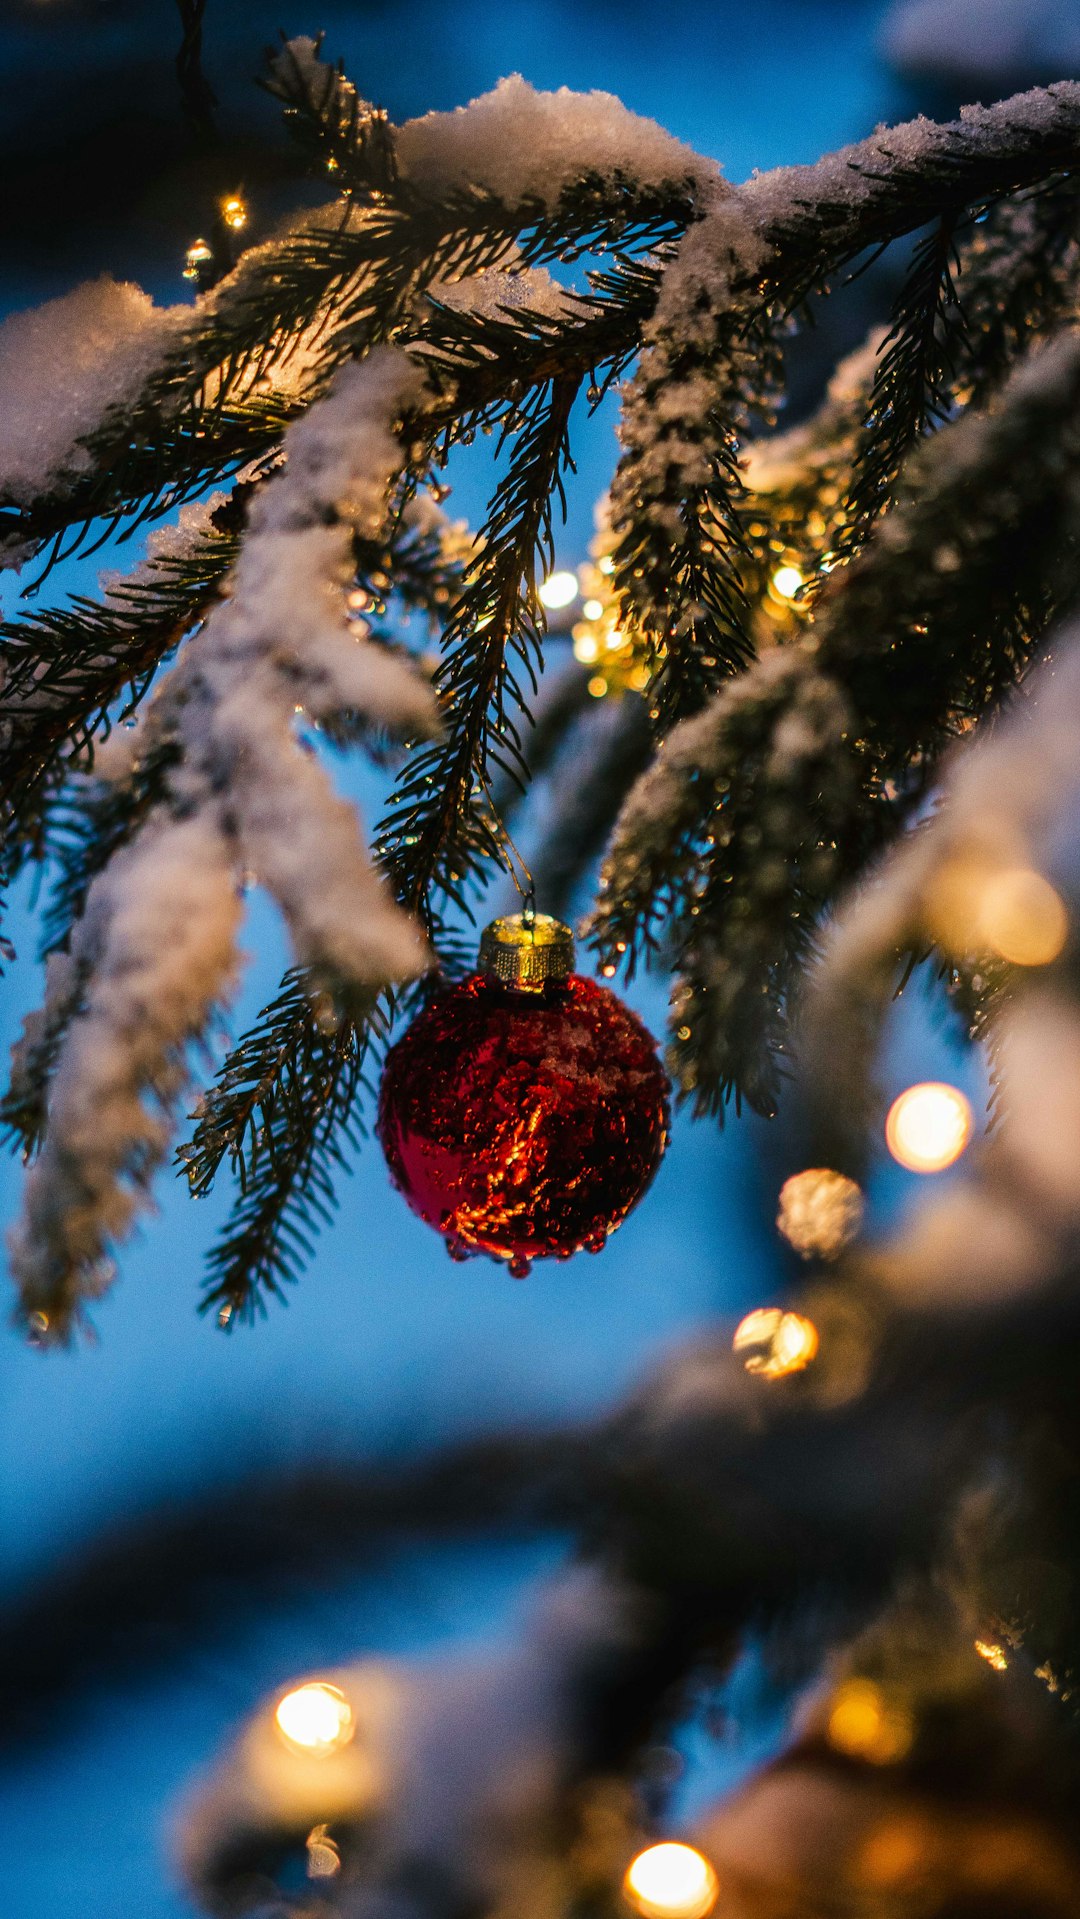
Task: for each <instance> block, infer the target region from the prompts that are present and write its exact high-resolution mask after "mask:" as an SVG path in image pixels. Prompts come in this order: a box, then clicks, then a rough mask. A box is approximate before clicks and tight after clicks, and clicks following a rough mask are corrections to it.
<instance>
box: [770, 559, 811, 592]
mask: <svg viewBox="0 0 1080 1919" xmlns="http://www.w3.org/2000/svg"><path fill="white" fill-rule="evenodd" d="M771 584H772V590H773V592H774V593H775V594H776V595H777V597H778V598H779V599H781V600H794V599H795V598H796V596H797V595H798V592H799V590H800V588H801V587H802V586H803V585H804V584H805V582H804V579H803V574H802V570H801V568H799V567H797V566H792V565H791V564H790V563H788V564H785V565H784V566H778V567H777V569H776V571H775V573H774V574H773V576H772V582H771Z"/></svg>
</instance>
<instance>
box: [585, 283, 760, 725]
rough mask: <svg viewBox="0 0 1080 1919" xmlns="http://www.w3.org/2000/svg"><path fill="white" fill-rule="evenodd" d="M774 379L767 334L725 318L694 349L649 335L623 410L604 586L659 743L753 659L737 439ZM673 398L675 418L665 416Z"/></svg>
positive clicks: (739, 317) (733, 315)
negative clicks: (639, 663) (643, 665)
mask: <svg viewBox="0 0 1080 1919" xmlns="http://www.w3.org/2000/svg"><path fill="white" fill-rule="evenodd" d="M775 370H776V366H775V353H774V345H773V340H772V334H771V329H770V328H769V326H768V324H765V325H761V324H759V323H758V322H757V321H756V320H753V319H751V318H750V317H749V316H748V315H747V314H746V313H745V312H741V311H739V310H737V309H736V310H735V311H733V312H728V313H726V314H725V317H724V319H723V321H722V322H719V323H718V325H717V328H716V331H715V334H714V335H713V337H712V338H711V339H710V338H706V341H705V343H704V344H702V342H701V341H700V340H699V339H698V338H697V337H696V335H695V337H694V338H693V339H692V340H691V341H690V342H688V343H687V344H686V345H685V346H683V347H681V348H671V347H669V345H668V343H667V341H666V339H665V338H664V337H663V336H662V335H661V336H660V338H659V339H658V340H657V342H656V343H655V344H654V346H653V348H652V350H651V352H650V353H648V354H647V355H646V357H645V359H644V361H643V363H642V367H641V369H640V370H639V373H638V375H637V378H636V380H635V382H634V387H633V389H632V395H631V397H630V398H629V399H628V401H627V406H626V426H625V428H624V436H623V437H624V439H626V440H627V442H628V450H627V452H626V453H625V454H624V456H623V459H622V460H621V462H620V465H619V470H618V472H617V474H616V478H615V482H614V485H613V487H612V508H611V511H612V524H613V529H614V531H615V534H616V543H615V546H614V550H613V558H614V561H615V573H614V585H615V588H616V591H617V593H618V595H619V598H620V602H621V605H622V609H623V615H624V618H625V620H626V623H627V624H628V626H629V628H630V629H631V630H632V631H633V632H634V633H635V634H636V635H637V636H638V640H639V643H640V644H641V645H642V647H643V650H644V651H645V653H646V657H647V658H649V659H650V660H651V662H652V665H653V667H654V670H655V671H656V675H657V677H656V678H655V680H654V682H653V686H652V706H653V709H654V717H655V719H656V720H657V722H658V725H659V727H660V729H661V731H662V730H664V729H666V728H667V727H669V726H671V725H673V724H674V723H675V722H677V721H678V720H679V719H680V718H682V717H683V716H684V715H686V714H688V713H692V712H695V711H697V710H698V708H700V707H701V706H702V705H703V704H704V703H705V701H706V700H707V699H708V698H709V696H710V695H711V693H713V692H714V691H715V689H716V688H717V687H718V686H719V685H720V684H721V683H722V682H723V680H725V679H726V678H728V677H729V676H730V675H731V674H733V673H736V672H738V671H739V670H740V669H741V668H743V667H744V666H745V665H746V663H747V661H748V660H749V659H750V658H751V657H752V655H753V650H754V649H753V641H752V638H751V634H750V608H749V603H748V599H747V594H746V590H745V586H744V580H743V567H744V565H745V562H746V559H747V557H748V555H747V544H746V538H745V534H744V532H743V527H742V519H741V510H740V509H741V505H742V502H743V499H744V488H743V483H742V476H741V472H740V467H739V459H740V436H741V435H742V434H743V433H744V432H745V431H746V429H747V428H748V426H749V424H750V422H751V420H752V419H753V418H754V417H755V416H756V415H759V414H761V413H762V412H763V411H764V409H765V407H766V404H767V397H768V393H769V391H770V389H771V385H772V380H773V376H774V374H775ZM703 389H704V390H705V391H707V392H709V394H710V399H709V403H708V405H707V406H706V407H702V405H701V399H700V396H701V393H702V390H703ZM680 391H682V392H685V393H686V394H687V395H688V396H689V399H688V406H687V407H686V408H674V407H673V406H672V394H675V395H678V394H679V392H680ZM702 473H704V476H705V477H704V478H702V477H701V475H702Z"/></svg>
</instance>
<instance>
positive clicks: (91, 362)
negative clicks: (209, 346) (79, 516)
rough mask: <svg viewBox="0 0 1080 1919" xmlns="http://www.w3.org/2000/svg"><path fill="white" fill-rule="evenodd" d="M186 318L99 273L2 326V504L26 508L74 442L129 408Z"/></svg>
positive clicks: (70, 459) (83, 461)
mask: <svg viewBox="0 0 1080 1919" xmlns="http://www.w3.org/2000/svg"><path fill="white" fill-rule="evenodd" d="M189 317H190V309H189V308H186V307H157V306H155V305H154V302H153V300H152V299H151V298H150V296H149V294H148V293H144V292H143V291H142V289H141V287H137V286H133V285H131V284H130V282H127V281H120V280H114V279H112V278H111V276H110V275H108V274H103V275H102V277H101V279H100V280H94V281H90V282H88V283H87V284H86V285H85V286H80V287H76V288H75V290H74V292H72V293H65V294H64V295H62V296H61V298H60V299H57V300H48V301H46V303H45V304H44V306H40V307H32V308H30V309H29V310H28V311H26V312H24V313H14V314H12V315H11V317H10V318H9V319H7V320H5V321H4V323H3V325H2V326H0V421H2V422H3V427H2V432H0V498H7V499H10V500H12V501H14V502H15V503H17V504H20V505H23V504H26V503H27V502H29V501H31V500H32V499H34V497H35V496H36V495H37V494H39V493H41V492H42V491H44V490H45V489H46V488H47V487H48V485H49V484H50V482H52V481H54V480H55V479H56V478H57V476H58V475H59V474H60V473H61V472H62V471H64V470H65V469H71V470H72V471H75V472H81V471H84V470H86V468H87V467H88V466H89V463H90V456H89V454H88V453H87V452H86V450H85V448H81V447H79V446H78V445H77V444H76V443H77V442H78V441H79V440H80V439H81V438H82V437H83V436H84V435H86V434H88V433H90V432H92V431H93V429H94V428H95V427H97V426H99V425H100V424H101V421H102V420H103V418H104V416H105V414H106V413H107V412H108V410H109V408H110V407H111V406H113V405H115V404H116V403H117V402H119V401H123V400H125V399H127V398H128V397H129V396H130V394H131V392H132V391H133V389H134V388H136V387H138V385H139V384H140V382H141V381H142V379H143V378H144V377H145V375H146V373H147V372H148V371H149V369H150V368H151V367H152V366H153V365H154V364H155V362H156V361H157V360H158V359H159V358H160V357H161V355H162V353H163V352H164V350H165V349H166V347H167V346H168V345H169V344H171V342H172V340H173V339H174V337H175V335H176V334H177V332H178V330H179V327H180V325H181V324H182V322H183V320H184V319H185V318H189Z"/></svg>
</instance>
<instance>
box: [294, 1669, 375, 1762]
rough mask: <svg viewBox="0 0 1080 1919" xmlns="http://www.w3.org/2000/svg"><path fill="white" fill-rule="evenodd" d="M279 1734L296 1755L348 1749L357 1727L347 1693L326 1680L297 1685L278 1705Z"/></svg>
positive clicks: (315, 1680)
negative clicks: (345, 1747) (344, 1747)
mask: <svg viewBox="0 0 1080 1919" xmlns="http://www.w3.org/2000/svg"><path fill="white" fill-rule="evenodd" d="M274 1720H275V1724H276V1725H277V1729H278V1732H279V1733H280V1734H281V1737H282V1738H283V1739H284V1741H285V1743H286V1745H288V1746H292V1748H293V1749H294V1751H296V1752H304V1753H315V1754H319V1755H321V1754H323V1753H328V1752H336V1751H337V1750H338V1749H339V1748H340V1747H341V1746H347V1745H348V1743H349V1740H350V1739H351V1738H352V1736H353V1733H354V1732H355V1730H356V1728H355V1726H354V1724H353V1716H352V1708H351V1707H350V1705H349V1702H348V1700H347V1699H346V1697H345V1694H344V1693H343V1692H342V1691H341V1690H340V1688H339V1687H337V1686H331V1685H329V1684H328V1683H327V1682H326V1680H323V1679H314V1680H311V1681H309V1682H308V1683H307V1684H306V1685H303V1686H295V1687H294V1688H293V1690H292V1692H287V1693H286V1694H285V1697H284V1699H282V1700H280V1701H279V1702H278V1708H277V1711H276V1713H275V1714H274Z"/></svg>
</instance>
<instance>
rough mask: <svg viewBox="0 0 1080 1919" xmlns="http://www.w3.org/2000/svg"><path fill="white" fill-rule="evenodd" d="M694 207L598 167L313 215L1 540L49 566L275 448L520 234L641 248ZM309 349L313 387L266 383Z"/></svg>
mask: <svg viewBox="0 0 1080 1919" xmlns="http://www.w3.org/2000/svg"><path fill="white" fill-rule="evenodd" d="M688 216H689V202H688V201H687V200H686V199H685V197H683V198H680V197H679V196H678V195H677V194H675V193H674V192H673V193H670V194H667V195H662V194H660V193H658V192H657V191H656V190H655V189H642V190H641V191H640V192H637V193H635V191H634V189H633V187H632V185H631V183H629V182H625V181H623V182H619V181H615V182H611V181H600V180H597V179H587V180H585V181H583V182H581V183H580V184H578V185H576V186H575V188H574V189H573V191H568V193H567V194H566V195H565V196H564V197H563V199H562V200H561V201H560V203H559V205H558V206H557V208H556V209H555V211H554V212H553V213H549V212H548V211H547V210H546V209H544V208H542V207H541V206H540V205H539V204H538V203H537V202H534V201H529V202H526V203H525V204H523V205H522V206H520V207H516V208H511V207H507V206H506V205H504V204H503V202H502V201H500V200H498V199H497V198H496V197H495V196H494V195H493V194H490V193H486V192H482V191H479V190H473V191H468V192H459V193H455V194H452V195H449V196H448V197H447V198H446V199H445V200H444V201H431V200H427V199H424V198H422V197H421V196H419V195H418V194H416V193H415V192H414V191H413V190H412V189H410V188H409V187H408V186H407V185H406V184H405V183H401V184H400V185H399V186H398V187H397V188H396V189H395V192H394V196H393V198H391V197H390V196H389V195H381V196H379V197H378V199H377V200H375V201H374V202H372V203H370V204H365V205H360V203H359V202H357V201H354V202H352V203H350V204H348V205H344V206H343V207H342V209H341V212H340V215H339V216H337V219H336V224H335V225H334V226H332V227H327V226H324V225H315V224H312V225H311V226H310V227H309V228H308V229H307V230H301V231H300V232H298V233H295V234H293V235H290V236H287V237H286V238H285V239H284V240H283V241H281V242H279V243H278V244H276V245H272V246H268V247H260V248H258V249H254V250H253V251H252V253H251V254H250V255H248V256H246V257H245V258H244V259H243V260H241V262H240V264H239V266H238V267H237V269H236V271H235V273H233V274H231V275H230V276H229V278H228V279H227V280H226V281H224V282H222V283H221V285H220V286H219V287H218V288H217V289H216V290H215V292H214V294H213V295H212V296H210V297H209V298H208V299H207V300H206V301H205V302H204V303H203V304H202V306H201V308H200V309H199V312H198V315H197V317H196V319H195V320H194V321H193V323H192V325H191V326H190V327H187V328H185V329H184V330H183V332H182V333H181V334H180V335H179V337H178V339H177V340H176V343H175V344H174V345H173V346H172V347H171V348H170V349H169V351H168V352H167V353H166V355H165V357H164V359H163V361H162V363H161V365H160V366H159V367H158V368H157V369H155V370H154V372H153V373H152V374H151V375H150V377H149V378H148V380H147V382H146V384H145V385H144V387H143V389H142V390H141V392H140V393H139V394H137V395H136V396H135V397H134V399H133V400H132V401H131V402H129V403H127V404H125V405H124V406H122V407H119V408H115V409H114V410H113V411H112V413H110V414H109V415H108V416H107V417H106V419H105V420H104V421H103V423H102V425H101V426H100V427H99V428H98V429H97V430H96V431H95V432H93V433H91V434H88V435H87V436H86V437H85V438H84V439H83V440H82V441H80V442H79V450H80V452H81V455H82V457H81V459H80V462H79V465H78V468H77V470H74V469H73V470H72V471H71V472H70V473H69V474H67V475H66V476H61V478H60V479H59V480H58V481H57V483H56V484H55V486H53V487H52V488H51V489H50V491H49V492H48V493H47V494H46V495H45V496H44V497H43V498H42V499H40V500H39V501H37V502H35V503H33V504H32V505H30V506H28V507H14V506H8V507H5V506H4V504H3V502H0V540H2V539H7V538H10V539H17V540H20V541H24V542H25V541H28V542H31V543H33V544H34V545H37V546H41V545H44V544H46V543H49V542H51V546H50V552H49V558H48V563H47V564H48V566H52V565H54V564H55V563H56V561H57V559H59V558H60V557H64V556H67V555H70V554H71V553H72V552H75V551H79V550H82V549H83V548H84V547H85V545H86V542H87V541H88V539H89V538H90V534H91V530H92V529H93V528H94V527H95V525H96V524H98V523H101V522H104V524H105V529H106V533H111V532H114V531H115V530H116V529H117V528H118V527H124V528H126V531H127V532H128V533H130V532H131V531H133V530H134V528H135V527H136V526H138V525H140V524H141V523H142V521H143V520H145V519H147V518H152V517H155V518H156V517H159V516H160V515H162V514H164V513H167V512H170V511H172V510H173V509H174V508H175V507H176V506H177V505H178V504H180V503H181V502H182V501H184V500H186V499H190V498H191V497H193V496H194V495H195V494H197V493H199V492H201V491H203V490H205V489H206V488H207V487H208V486H210V485H211V484H213V483H215V482H218V481H221V480H222V479H224V478H225V477H227V476H228V475H229V474H230V473H234V472H236V471H237V470H238V469H239V468H240V467H241V466H244V465H247V464H249V463H251V462H252V461H256V460H259V459H263V460H265V459H266V458H267V457H268V456H269V455H270V454H272V453H273V451H274V450H275V448H276V447H277V446H278V444H279V442H280V440H281V437H282V435H283V433H284V431H285V429H286V427H287V426H288V425H289V424H290V422H291V420H292V419H294V418H295V417H296V416H297V414H298V412H299V411H301V410H302V407H303V405H305V404H306V403H307V402H308V401H310V400H311V399H312V398H314V397H317V395H318V393H319V392H320V391H322V390H323V389H324V387H325V385H326V382H327V380H328V379H329V378H330V376H331V375H332V373H333V372H334V370H335V368H336V367H337V366H338V365H340V364H342V363H343V362H344V361H345V360H347V359H351V358H354V357H357V356H358V355H360V354H362V353H363V352H365V351H366V350H367V349H368V348H369V347H370V346H372V345H373V344H375V343H377V342H378V341H381V340H386V339H388V338H391V337H403V336H402V335H401V329H402V327H403V325H405V323H406V320H407V316H408V311H409V309H410V307H411V305H412V303H413V302H414V301H415V300H416V298H417V297H418V296H419V295H420V294H421V293H422V292H423V291H424V289H425V288H426V287H428V286H430V285H432V284H434V283H435V282H436V281H439V280H442V279H452V278H456V277H460V276H462V275H464V274H467V273H477V272H481V271H483V270H485V269H486V268H488V267H491V266H493V265H496V264H498V263H499V262H500V261H501V260H502V259H503V258H504V256H505V253H506V248H507V246H508V244H509V243H510V242H511V241H514V240H516V241H517V243H518V247H519V257H520V259H521V261H522V263H523V264H526V265H530V264H535V263H537V262H539V261H541V260H543V259H550V258H553V257H557V256H565V254H566V251H567V249H568V248H570V249H571V250H573V248H575V247H577V248H580V249H581V250H594V249H595V250H603V249H605V248H608V247H610V246H611V245H612V244H615V243H616V242H617V244H618V246H619V248H620V249H621V250H622V251H623V252H627V253H629V252H631V251H632V250H633V249H634V248H635V247H641V248H643V249H646V248H650V247H652V246H654V245H656V244H657V243H659V242H662V241H664V240H665V239H668V238H670V235H671V234H672V232H673V231H678V229H679V226H680V223H681V222H682V221H684V220H685V219H686V218H687V217H688ZM321 218H322V220H324V221H325V219H326V214H325V213H324V214H323V215H322V216H321ZM315 322H318V326H317V328H315V327H314V325H313V323H315ZM316 333H317V337H316ZM305 336H306V337H305ZM300 347H303V348H304V350H305V352H306V353H307V354H308V355H309V356H313V360H314V364H313V365H311V366H310V367H309V370H308V373H307V374H306V376H305V390H304V394H303V399H302V400H301V399H298V398H296V397H294V396H292V395H290V394H289V393H287V392H285V391H281V392H278V391H276V390H275V389H274V387H273V385H272V384H271V387H270V390H269V392H266V391H264V390H263V387H264V383H265V382H266V380H267V379H269V380H270V381H271V382H272V381H273V380H274V378H275V377H276V376H277V375H278V374H279V373H280V374H281V376H282V377H283V378H287V377H288V365H289V354H290V352H295V351H297V350H298V349H299V348H300ZM65 536H68V537H67V539H66V543H65ZM100 537H104V535H100V536H99V538H100ZM90 550H93V548H92V547H91V549H90Z"/></svg>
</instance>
